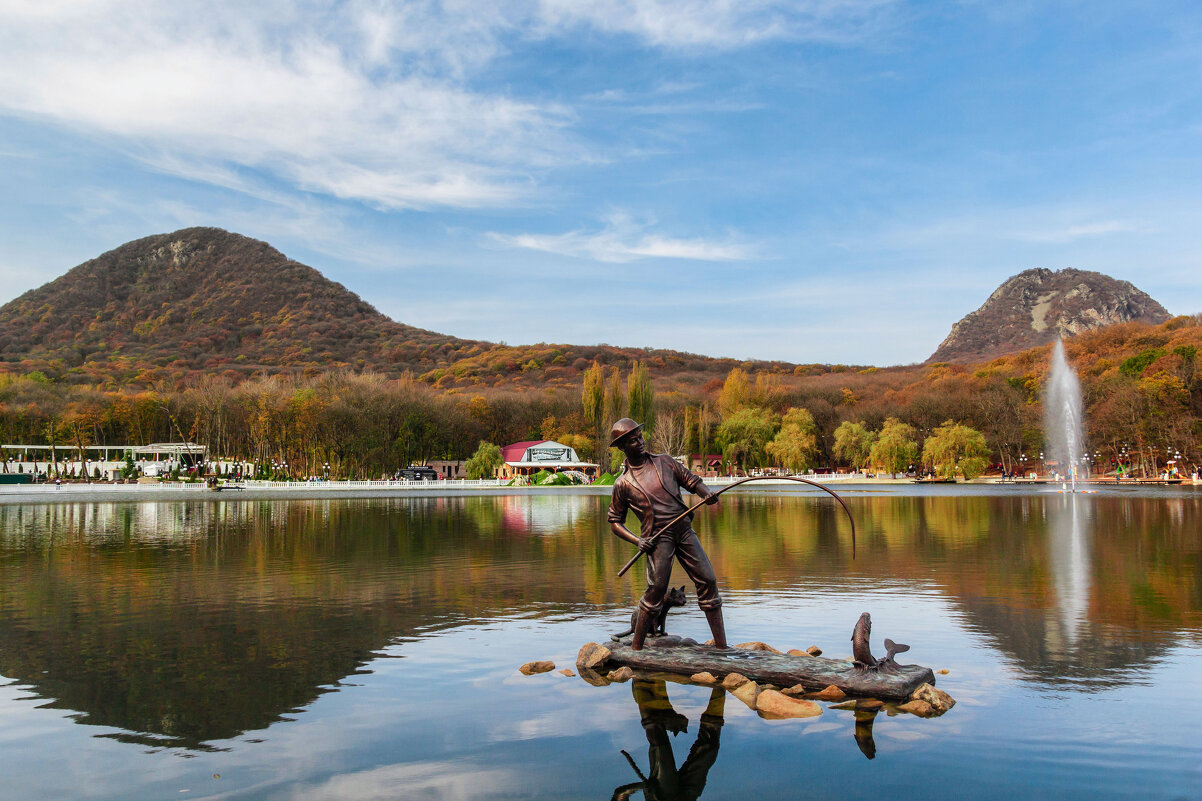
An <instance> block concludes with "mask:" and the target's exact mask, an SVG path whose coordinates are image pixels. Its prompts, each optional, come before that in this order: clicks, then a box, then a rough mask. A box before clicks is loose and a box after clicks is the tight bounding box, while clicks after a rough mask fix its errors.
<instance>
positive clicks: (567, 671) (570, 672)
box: [559, 668, 576, 677]
mask: <svg viewBox="0 0 1202 801" xmlns="http://www.w3.org/2000/svg"><path fill="white" fill-rule="evenodd" d="M559 672H560V673H562V674H563V675H565V676H568V677H571V676H575V675H576V672H575V671H573V670H572V669H571V668H564V669H563V670H561V671H559Z"/></svg>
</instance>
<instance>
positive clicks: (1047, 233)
mask: <svg viewBox="0 0 1202 801" xmlns="http://www.w3.org/2000/svg"><path fill="white" fill-rule="evenodd" d="M1146 232H1147V229H1146V228H1144V227H1143V226H1141V225H1139V224H1138V223H1135V222H1132V221H1130V220H1096V221H1091V222H1075V223H1073V222H1070V223H1065V224H1062V225H1053V226H1047V227H1040V228H1034V229H1030V230H1025V231H1017V232H1015V235H1014V236H1015V238H1016V239H1021V240H1025V241H1028V242H1047V243H1066V242H1072V241H1074V240H1077V239H1090V238H1093V237H1098V236H1108V235H1110V234H1130V233H1146Z"/></svg>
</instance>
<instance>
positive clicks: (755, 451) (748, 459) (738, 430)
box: [717, 407, 780, 467]
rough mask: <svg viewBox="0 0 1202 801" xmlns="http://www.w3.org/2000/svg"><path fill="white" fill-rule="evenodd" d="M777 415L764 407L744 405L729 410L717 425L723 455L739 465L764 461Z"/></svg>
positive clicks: (777, 422)
mask: <svg viewBox="0 0 1202 801" xmlns="http://www.w3.org/2000/svg"><path fill="white" fill-rule="evenodd" d="M779 423H780V421H779V419H778V418H777V416H776V415H775V414H773V413H771V412H769V411H767V410H766V409H757V408H755V407H746V408H743V409H739V410H738V411H736V412H734V413H732V414H731V415H730V417H728V418H727V419H726V420H724V421H723V422H722V424H721V425H720V426H718V432H717V440H718V444H720V445H721V446H722V456H723V458H724V459H726V460H727V461H728V462H734V463H736V464H738V465H739V466H740V467H758V466H761V465H763V464H764V463H765V462H766V461H767V447H768V443H769V442H771V441H772V437H773V435H775V434H776V429H777V427H778V426H779Z"/></svg>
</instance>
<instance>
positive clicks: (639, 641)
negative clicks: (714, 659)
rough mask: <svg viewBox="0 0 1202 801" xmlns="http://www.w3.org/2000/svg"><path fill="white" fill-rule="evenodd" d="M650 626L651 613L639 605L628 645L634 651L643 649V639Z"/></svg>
mask: <svg viewBox="0 0 1202 801" xmlns="http://www.w3.org/2000/svg"><path fill="white" fill-rule="evenodd" d="M649 628H651V615H649V614H647V611H646V610H645V609H643V607H641V606H640V607H639V616H638V618H636V619H635V621H634V636H633V637H632V638H631V640H630V647H631V648H632V649H634V650H635V651H641V650H643V641H644V640H646V639H647V630H648V629H649Z"/></svg>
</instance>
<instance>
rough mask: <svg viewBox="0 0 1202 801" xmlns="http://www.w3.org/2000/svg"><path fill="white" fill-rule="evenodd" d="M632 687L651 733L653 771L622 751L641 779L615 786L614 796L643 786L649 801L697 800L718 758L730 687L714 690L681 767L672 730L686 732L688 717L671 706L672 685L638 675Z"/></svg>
mask: <svg viewBox="0 0 1202 801" xmlns="http://www.w3.org/2000/svg"><path fill="white" fill-rule="evenodd" d="M631 689H632V691H633V693H634V700H635V703H637V704H638V705H639V717H640V719H641V721H642V724H643V732H644V733H645V734H646V735H647V746H648V748H647V756H648V759H649V761H650V763H651V764H650V767H648V769H647V770H648V773H649V774H650V775H644V774H643V772H642V771H641V770H639V767H638V764H636V763H635V761H634V759H632V758H631V756H630V755H629V754H627V753H626V752H625V751H623V752H622V754H623V755H624V756H625V757H626V759H627V761H628V762H630V767H632V768H633V769H634V771H635V773H637V774H638V776H639V779H640V781H637V782H632V783H630V784H624V785H622V786H621V787H618V788H617V789H615V790H614V794H613V798H614V799H615V801H617V799H622V801H625V799H628V798H630V796H631V795H633V794H634V793H636V792H638V791H639V790H642V791H643V798H645V799H647V801H678V800H679V801H693V799H697V798H700V797H701V792H702V791H703V790H704V789H705V780H706V778H707V777H708V776H709V771H710V768H711V767H713V765H714V762H715V761H717V759H718V746H719V743H720V739H721V733H722V724H723V722H724V712H725V704H726V691H725V690H723V689H722V688H720V687H718V688H714V689H713V690H712V691H711V692H710V701H709V705H708V706H707V707H706V708H705V711H704V712H702V713H701V724H700V725H699V726H698V728H697V739H696V740H695V741H694V742H693V747H692V748H690V749H689V755H688V756H687V757H686V758H685V761H684V763H683V764H682V765H681V766H680V767H679V768H677V767H676V756H675V755H674V754H673V753H672V741H671V739H670V738H669V737H668V734H669V733H671V734H674V735H675V734H682V733H684V732H687V731H688V725H689V719H688V718H687V717H685V716H684V715H682V714H680V713H679V712H677V711H676V710H675V709H673V708H672V702H671V701H670V700H669V699H668V687H667V684H666V683H665V682H664V681H663V680H654V681H653V680H645V679H636V680H635V681H634V682H632V685H631Z"/></svg>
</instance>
